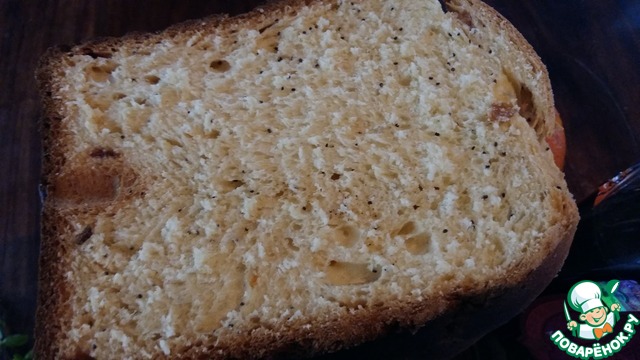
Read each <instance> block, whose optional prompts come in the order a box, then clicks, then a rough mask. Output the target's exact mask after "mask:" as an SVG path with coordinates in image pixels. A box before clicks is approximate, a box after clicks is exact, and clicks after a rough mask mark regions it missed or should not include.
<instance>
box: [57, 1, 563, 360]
mask: <svg viewBox="0 0 640 360" xmlns="http://www.w3.org/2000/svg"><path fill="white" fill-rule="evenodd" d="M243 21H244V22H237V21H235V20H234V19H227V20H222V21H221V22H220V23H219V24H217V25H216V26H213V25H210V24H209V25H207V23H206V22H203V23H202V24H195V25H189V26H191V27H187V28H185V29H182V30H178V31H175V30H174V31H172V32H167V33H161V34H158V35H150V36H147V37H144V38H129V39H127V40H113V41H112V42H111V43H105V44H97V45H94V46H95V47H97V49H96V50H95V51H92V52H86V51H84V52H83V51H82V50H81V48H80V47H78V48H75V49H74V50H72V51H71V52H69V53H65V54H62V55H60V56H59V57H58V58H56V60H55V61H57V63H56V65H55V70H52V74H51V77H52V81H51V89H50V90H51V98H52V102H53V104H54V107H55V108H56V111H57V113H58V114H59V120H58V121H59V124H58V125H57V127H56V129H58V132H57V137H56V138H55V139H54V140H53V141H52V142H51V144H50V147H51V148H53V149H54V150H56V151H57V152H58V153H61V154H63V155H62V156H61V157H60V158H56V159H53V160H52V161H54V162H56V164H58V165H56V167H55V169H56V171H55V173H50V174H49V175H48V179H49V183H50V184H51V186H50V191H49V198H48V199H47V203H46V205H45V206H46V209H49V211H55V212H56V213H58V214H60V216H62V217H63V218H64V219H65V221H66V223H67V224H68V226H66V227H59V228H57V229H58V233H56V234H54V235H52V236H55V237H56V238H58V239H61V240H60V241H61V242H62V243H64V244H68V245H67V246H68V248H67V249H68V254H66V255H65V257H64V258H65V259H67V260H66V261H64V262H62V263H61V264H60V271H61V273H63V274H64V279H65V282H66V283H67V284H71V285H70V287H71V288H72V291H70V293H69V296H68V298H67V299H65V301H64V305H63V306H64V307H65V309H67V311H68V313H69V314H72V317H71V318H70V320H69V323H68V328H67V329H64V333H65V335H64V336H62V337H61V339H60V343H59V344H57V346H59V348H60V354H59V355H60V356H70V354H74V353H77V352H80V353H82V354H86V355H88V356H91V357H94V358H122V359H125V358H157V357H164V356H166V357H172V356H177V354H180V353H181V352H184V351H185V349H190V348H202V349H205V348H209V351H211V354H218V355H220V354H223V355H224V354H227V353H225V351H228V349H229V348H231V347H232V346H233V344H234V343H236V342H238V341H240V340H238V339H240V338H244V337H246V336H247V334H249V335H250V336H251V334H254V335H255V334H258V335H259V336H262V337H266V338H271V339H280V340H281V339H285V340H283V341H285V342H286V341H289V342H292V341H295V337H293V336H291V335H290V334H300V333H305V332H308V333H309V334H310V335H309V337H310V338H311V341H312V342H313V341H320V340H318V339H320V335H317V334H316V335H314V333H313V330H312V329H313V328H314V327H317V326H319V324H320V325H322V324H334V325H332V326H335V329H338V331H340V329H341V328H340V321H341V319H344V318H348V317H349V316H352V315H354V314H356V315H357V314H359V313H366V312H368V311H372V309H375V312H376V313H379V314H386V313H387V312H388V313H389V314H391V313H392V310H390V309H393V308H394V306H396V304H410V303H419V302H424V301H427V300H428V299H432V298H434V297H436V296H438V294H441V293H443V292H450V291H453V290H454V289H481V288H484V287H490V286H492V285H494V284H495V283H500V282H501V281H503V279H505V278H509V276H511V275H512V274H513V271H514V269H516V268H517V269H520V268H521V269H523V271H528V270H530V269H532V268H534V267H535V266H536V265H537V264H538V263H539V262H540V261H541V260H540V257H541V256H544V255H546V253H545V251H548V250H549V249H550V248H553V246H552V244H553V241H556V240H557V239H554V240H550V239H548V236H547V235H546V231H547V229H549V228H552V227H554V226H558V224H561V223H563V221H564V219H563V217H562V212H563V211H565V209H566V208H567V207H569V206H572V205H571V204H570V198H569V195H568V192H567V190H566V184H565V183H564V180H563V177H562V174H561V173H560V172H559V170H558V169H556V168H555V167H554V166H553V160H552V156H551V153H550V152H549V151H548V148H547V146H546V143H544V141H539V138H540V137H539V134H540V133H544V132H545V131H546V130H545V129H542V128H541V126H542V125H537V124H531V122H532V120H531V117H532V115H531V114H532V113H535V104H534V103H532V102H531V99H530V98H531V95H530V94H528V95H527V93H526V92H525V91H523V90H522V89H524V88H526V89H527V90H526V91H529V92H531V91H534V92H535V91H537V89H535V88H534V87H535V86H540V84H539V83H538V82H537V81H538V80H536V79H537V77H540V76H542V75H541V74H538V73H536V72H535V69H530V68H527V69H518V68H515V67H513V66H512V62H510V61H506V60H504V58H503V57H501V56H499V55H498V54H499V53H500V52H505V51H507V50H508V49H509V47H510V46H513V44H510V43H508V41H507V37H506V36H500V35H496V36H493V37H492V38H491V41H486V42H481V41H485V40H486V39H485V38H484V37H483V36H481V35H482V34H481V32H482V29H481V28H479V27H471V26H469V25H468V24H466V23H465V22H464V21H462V20H461V17H460V16H457V15H456V14H455V13H453V12H450V13H446V12H444V11H443V10H442V8H441V6H440V3H439V2H438V1H435V0H433V1H410V0H393V1H380V0H372V1H356V2H347V1H344V2H343V1H324V2H320V1H318V2H313V3H310V4H308V5H304V6H303V5H297V6H293V8H292V9H285V8H284V7H279V8H276V9H275V10H274V9H272V10H269V11H266V12H264V13H259V12H255V13H253V15H252V17H250V18H249V20H246V19H245V20H243ZM194 29H195V30H194ZM525 78H526V79H527V81H526V87H523V86H524V85H522V84H524V83H525V81H519V80H518V79H525ZM523 94H524V95H523ZM527 97H528V98H527ZM532 107H533V110H532ZM528 120H529V121H528ZM533 125H535V126H533ZM516 273H517V272H516ZM510 274H511V275H510ZM433 311H434V312H433V313H431V314H429V316H431V317H434V316H436V315H437V313H436V311H439V310H437V309H434V310H433ZM381 316H382V318H384V316H383V315H381ZM392 318H393V316H391V315H389V319H390V320H389V322H391V321H392ZM414 325H418V324H414ZM258 335H256V336H258ZM298 336H299V335H298ZM314 336H317V338H314ZM280 340H279V341H280ZM218 350H219V351H220V352H216V351H218ZM66 351H68V352H69V353H66ZM202 351H207V350H202Z"/></svg>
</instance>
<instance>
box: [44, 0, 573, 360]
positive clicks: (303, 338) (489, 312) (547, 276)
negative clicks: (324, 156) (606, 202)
mask: <svg viewBox="0 0 640 360" xmlns="http://www.w3.org/2000/svg"><path fill="white" fill-rule="evenodd" d="M314 2H322V0H308V1H304V2H300V1H295V0H288V1H279V2H274V3H271V4H269V5H266V6H264V7H263V8H261V9H256V10H254V11H253V12H251V13H248V14H245V15H241V16H238V17H233V18H229V17H226V16H216V17H212V18H208V19H206V20H198V21H191V22H188V23H183V24H179V25H176V26H173V27H171V28H169V29H167V30H165V31H164V32H162V33H158V34H131V35H128V36H126V37H125V38H121V39H112V38H109V39H102V40H98V41H95V42H92V43H88V44H84V45H80V46H76V47H74V48H72V49H69V50H67V51H63V50H61V49H57V50H52V51H51V52H49V53H48V54H47V55H46V56H45V60H44V62H43V63H42V65H41V66H40V68H39V70H38V73H37V78H38V80H39V82H40V85H41V88H42V89H43V91H42V97H43V103H44V109H45V116H44V117H45V122H44V131H43V132H44V148H45V155H44V157H45V160H44V164H45V165H44V168H43V174H44V183H45V186H46V187H47V188H48V190H49V191H51V192H55V191H56V189H54V188H53V187H52V186H51V183H52V182H53V181H54V178H55V177H56V174H57V173H58V172H59V171H60V170H61V169H62V167H63V164H64V163H65V161H66V160H67V159H66V158H65V143H66V141H65V138H66V137H67V136H69V135H68V134H65V133H64V130H63V129H62V127H61V126H60V122H61V121H62V119H64V117H65V114H64V112H63V110H62V109H61V107H60V104H58V103H57V102H56V100H55V99H53V98H52V92H53V90H54V89H55V87H56V86H58V84H56V78H57V77H58V76H59V71H60V70H59V68H60V67H61V64H62V58H63V57H64V56H65V53H68V52H70V53H73V54H85V55H89V56H96V57H109V56H110V54H111V52H112V48H113V47H121V46H123V45H124V46H127V47H129V48H130V49H132V51H135V49H136V47H140V46H144V45H145V44H148V43H153V42H156V41H160V40H165V39H172V38H173V37H181V36H185V34H190V33H194V32H196V31H202V30H203V29H204V31H207V32H224V33H231V32H233V31H234V29H235V28H237V27H255V28H256V29H259V28H261V27H263V26H266V25H268V24H269V23H270V22H272V21H274V19H277V18H278V17H279V16H281V15H282V14H284V13H295V12H296V9H297V8H298V7H300V6H303V5H305V4H311V3H314ZM455 3H456V4H454V6H453V7H452V9H454V10H457V11H460V10H459V9H460V8H459V7H455V6H456V5H460V4H461V3H462V2H461V1H456V2H455ZM460 6H462V5H460ZM463 6H464V9H466V10H471V11H469V12H468V14H469V15H470V21H471V22H472V23H473V24H475V23H476V21H480V22H481V23H484V24H487V25H489V26H495V27H498V28H504V29H506V33H507V34H508V35H509V36H510V38H511V41H512V44H513V46H514V47H516V48H517V49H519V51H521V52H523V53H524V54H525V55H526V58H527V59H528V60H529V62H530V63H531V64H532V66H533V67H534V69H535V70H536V71H537V72H539V73H541V74H542V78H541V79H540V82H539V85H538V86H536V87H535V88H534V89H531V90H532V92H533V93H534V94H535V97H536V100H535V101H537V102H536V120H535V122H534V123H533V124H532V125H533V126H536V124H539V126H540V129H538V133H539V134H547V133H550V132H551V131H552V129H553V125H552V124H553V118H554V113H553V99H552V92H551V87H550V83H549V79H548V75H547V72H546V69H545V67H544V65H543V64H542V62H541V61H540V59H539V58H538V56H537V55H536V54H535V52H534V51H533V49H532V48H531V46H530V45H529V44H528V43H527V42H526V41H525V40H524V38H523V37H522V35H520V33H519V32H517V30H515V28H514V27H513V26H512V25H511V24H510V23H508V21H506V20H505V19H504V18H503V17H502V16H500V15H499V14H498V13H497V12H495V10H493V9H491V8H490V7H488V6H487V5H485V4H484V3H481V2H480V1H477V0H468V1H467V2H465V4H464V5H463ZM462 21H464V22H468V21H469V19H466V17H465V16H463V20H462ZM53 195H55V194H53ZM561 203H562V204H563V207H564V214H563V216H561V217H560V219H561V220H560V222H559V223H558V224H556V225H555V226H554V227H553V228H552V229H549V231H548V232H547V234H546V238H544V239H542V240H541V241H540V243H541V244H545V246H544V248H542V249H539V251H538V252H537V256H535V257H533V258H530V259H527V260H526V261H524V262H523V263H521V264H520V266H518V267H517V268H513V269H510V271H508V272H507V274H509V276H508V277H507V278H505V279H496V280H494V281H491V282H487V283H469V284H465V286H464V287H463V288H462V287H461V288H460V289H458V291H457V292H456V293H453V294H448V295H447V296H434V297H431V298H426V299H423V300H422V301H420V302H399V303H397V304H386V305H385V306H384V307H383V308H382V307H380V308H375V307H374V308H369V309H367V310H363V311H358V312H354V313H353V314H351V315H349V316H345V317H344V318H342V319H341V321H340V323H339V324H337V323H334V322H329V321H325V322H323V321H318V323H317V325H316V326H314V327H312V328H310V329H308V330H307V331H306V332H305V333H303V334H301V333H299V332H291V331H290V330H289V331H286V330H284V329H272V330H267V329H263V330H258V331H254V332H253V333H252V334H251V336H245V337H241V338H237V337H236V338H234V339H233V341H231V342H219V343H216V339H210V342H209V343H202V344H194V345H192V346H188V347H185V348H184V349H183V352H182V353H181V354H179V355H177V356H178V357H179V358H218V357H220V358H222V357H224V358H228V357H230V358H256V357H267V358H271V357H275V356H289V357H301V356H304V357H307V356H311V355H313V354H317V353H321V352H332V351H337V350H339V349H343V348H345V347H351V346H354V345H357V344H361V343H364V342H367V341H371V340H374V339H376V338H378V337H380V336H381V335H384V334H394V333H395V332H396V331H398V330H400V331H401V332H404V333H407V332H411V331H414V330H416V329H418V328H421V327H422V326H423V324H425V323H426V326H425V327H424V330H422V331H420V332H419V333H418V337H417V338H416V337H412V336H408V337H407V336H404V335H402V336H392V337H390V338H389V339H388V340H385V341H386V342H385V341H379V342H375V343H372V344H371V345H369V346H365V347H361V348H360V349H358V350H356V351H358V353H357V354H362V353H365V354H370V355H372V354H375V355H380V354H388V355H389V356H393V357H395V358H402V357H405V356H409V355H412V356H415V355H417V354H423V355H428V356H429V357H438V356H451V355H452V354H453V353H455V352H456V351H460V350H462V349H464V347H466V346H468V345H470V344H471V343H473V342H474V341H475V340H476V339H478V338H479V337H480V336H482V335H483V334H484V333H486V332H487V331H489V330H491V329H492V328H495V327H496V326H498V325H500V324H501V323H503V322H505V321H507V320H508V319H509V318H510V317H512V316H513V315H515V314H516V313H517V312H518V311H521V310H522V308H523V307H525V306H526V305H527V303H528V302H529V301H531V300H532V299H533V298H534V297H535V296H536V295H537V294H539V293H540V292H541V291H542V290H543V289H544V287H545V286H546V285H547V284H548V283H549V282H550V281H551V279H552V278H553V277H554V276H555V274H556V273H557V272H558V271H559V269H560V267H561V265H562V263H563V261H564V259H565V257H566V255H567V252H568V250H569V246H570V243H571V239H572V237H573V233H574V231H575V224H576V222H577V212H576V210H575V205H573V201H572V199H571V198H570V197H568V196H566V195H565V197H564V198H563V199H562V200H561ZM59 210H60V209H58V208H56V207H55V206H54V204H53V203H52V202H51V201H48V202H46V203H45V206H44V214H43V220H42V221H43V227H42V249H41V265H40V266H41V268H40V280H39V281H40V293H39V307H38V313H37V327H36V339H37V340H36V354H37V355H38V357H39V358H43V359H48V358H55V357H58V356H59V354H61V352H62V351H63V349H57V348H56V346H59V345H58V344H59V343H60V341H59V338H60V336H61V331H62V329H63V328H65V326H64V321H65V320H64V319H65V318H68V316H66V314H67V313H68V311H69V310H68V309H67V308H65V301H64V300H65V298H66V296H65V295H64V294H65V293H66V292H70V291H73V289H72V288H71V286H72V285H71V284H68V283H67V281H66V280H65V278H64V273H65V269H66V267H67V261H65V259H66V256H65V254H66V252H67V251H68V248H69V244H66V243H64V242H65V241H69V240H70V239H69V236H67V237H66V238H65V237H63V236H60V234H67V235H68V234H70V233H71V232H72V230H71V229H68V226H67V225H66V223H65V218H64V216H63V215H60V214H59ZM63 228H64V229H65V230H63ZM65 239H66V240H65ZM345 329H346V330H345ZM421 339H428V342H426V343H428V344H429V346H427V347H424V346H423V345H424V344H425V342H424V341H422V340H421ZM388 342H391V343H393V344H402V346H393V347H388V346H387V345H385V344H388ZM385 349H387V350H385ZM388 349H392V351H391V352H390V353H386V352H385V351H389V350H388ZM347 354H349V353H347ZM376 357H379V356H376Z"/></svg>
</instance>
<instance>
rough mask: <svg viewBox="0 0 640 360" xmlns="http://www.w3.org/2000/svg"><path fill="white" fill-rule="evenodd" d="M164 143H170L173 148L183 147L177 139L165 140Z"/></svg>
mask: <svg viewBox="0 0 640 360" xmlns="http://www.w3.org/2000/svg"><path fill="white" fill-rule="evenodd" d="M164 141H166V142H167V143H169V144H170V145H172V146H176V147H182V143H181V142H180V141H178V140H176V139H171V138H164Z"/></svg>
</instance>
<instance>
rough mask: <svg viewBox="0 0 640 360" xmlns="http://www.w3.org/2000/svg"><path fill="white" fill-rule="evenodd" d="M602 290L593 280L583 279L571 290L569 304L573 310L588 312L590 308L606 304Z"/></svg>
mask: <svg viewBox="0 0 640 360" xmlns="http://www.w3.org/2000/svg"><path fill="white" fill-rule="evenodd" d="M601 297H602V290H600V287H599V286H598V285H597V284H595V283H593V282H591V281H581V282H579V283H577V284H575V285H573V287H572V288H571V290H570V291H569V299H568V300H569V304H570V305H571V308H573V310H575V311H578V312H580V313H586V312H587V311H589V310H593V309H595V308H599V307H602V306H604V304H603V303H602V300H601V299H600V298H601Z"/></svg>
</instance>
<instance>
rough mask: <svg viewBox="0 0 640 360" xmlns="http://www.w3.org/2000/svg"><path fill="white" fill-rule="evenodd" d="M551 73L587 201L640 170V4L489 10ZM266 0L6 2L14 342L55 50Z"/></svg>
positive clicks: (586, 1)
mask: <svg viewBox="0 0 640 360" xmlns="http://www.w3.org/2000/svg"><path fill="white" fill-rule="evenodd" d="M487 2H488V3H489V4H491V5H493V6H494V7H495V8H496V9H497V10H498V11H499V12H501V13H502V14H503V15H505V16H506V17H507V18H508V19H509V20H511V21H512V22H513V23H514V25H516V27H517V28H518V29H519V30H520V31H521V32H522V33H523V34H524V35H525V37H526V38H527V39H528V40H529V41H530V42H531V43H532V45H533V46H534V48H535V49H536V50H537V51H538V53H539V54H540V56H541V57H542V59H543V61H544V62H545V63H546V64H547V66H548V68H549V72H550V75H551V80H552V83H553V86H554V92H555V98H556V104H557V108H558V110H559V111H560V113H561V114H562V117H563V119H564V122H565V128H566V132H567V143H568V154H567V167H566V177H567V181H568V183H569V187H570V189H571V190H572V192H573V193H574V195H575V197H576V198H577V199H578V200H581V199H584V198H585V197H586V196H587V195H588V194H589V193H591V192H592V191H593V190H594V189H595V187H596V186H597V185H599V184H600V183H601V182H602V181H603V180H605V179H607V178H609V177H610V176H612V175H614V174H615V173H616V172H617V171H619V170H622V169H624V168H626V167H627V166H629V165H631V164H632V163H634V162H638V161H640V145H639V143H640V140H639V139H640V70H639V69H640V2H639V1H634V0H616V1H602V0H563V1H557V0H521V1H509V0H491V1H487ZM257 3H259V2H257V1H245V2H241V1H235V2H234V1H230V0H212V1H196V0H166V1H150V0H137V1H131V0H114V1H106V0H91V1H86V0H42V1H22V0H2V1H0V30H1V34H2V38H1V39H0V49H1V51H0V55H1V56H0V166H1V173H0V306H1V307H2V308H3V309H4V311H5V312H6V317H7V320H8V323H9V324H10V325H11V327H12V330H13V331H15V332H23V333H28V334H31V332H32V328H33V324H34V311H35V299H36V291H37V286H36V279H37V264H38V247H39V220H40V216H39V210H40V200H39V195H38V194H39V193H38V184H39V180H40V157H41V143H40V134H39V130H38V124H39V117H40V114H41V108H40V104H39V97H38V93H37V89H36V83H35V81H34V76H33V73H34V69H35V67H36V66H37V63H38V59H39V57H40V56H41V55H42V54H43V52H44V51H45V50H46V49H47V48H48V47H51V46H54V45H60V44H75V43H78V42H81V41H84V40H88V39H91V38H94V37H101V36H119V35H123V34H125V33H127V32H131V31H156V30H160V29H162V28H164V27H166V26H168V25H170V24H173V23H176V22H179V21H182V20H186V19H194V18H199V17H202V16H206V15H209V14H213V13H219V12H229V13H238V12H244V11H247V10H249V9H250V8H252V5H255V4H257Z"/></svg>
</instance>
